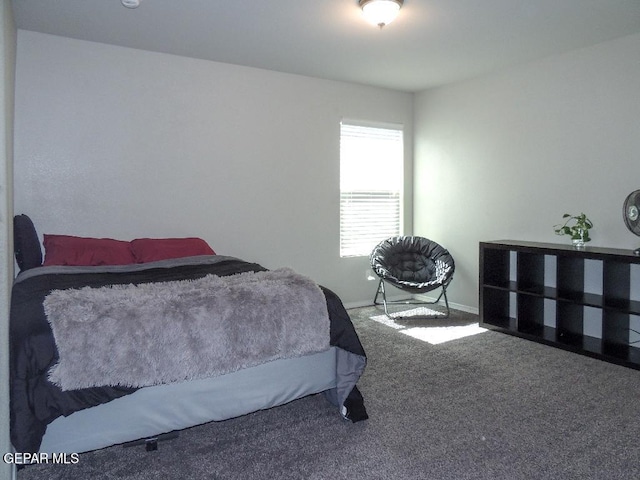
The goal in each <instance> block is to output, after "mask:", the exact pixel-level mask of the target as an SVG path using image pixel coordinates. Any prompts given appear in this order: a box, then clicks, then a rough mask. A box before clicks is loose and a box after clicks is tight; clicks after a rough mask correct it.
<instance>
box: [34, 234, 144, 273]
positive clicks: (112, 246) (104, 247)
mask: <svg viewBox="0 0 640 480" xmlns="http://www.w3.org/2000/svg"><path fill="white" fill-rule="evenodd" d="M43 245H44V251H45V257H44V264H43V265H45V266H46V265H81V266H88V265H127V264H131V263H135V262H136V260H135V258H134V257H133V253H132V252H131V245H130V244H129V242H125V241H122V240H113V239H111V238H87V237H74V236H71V235H47V234H45V235H44V242H43Z"/></svg>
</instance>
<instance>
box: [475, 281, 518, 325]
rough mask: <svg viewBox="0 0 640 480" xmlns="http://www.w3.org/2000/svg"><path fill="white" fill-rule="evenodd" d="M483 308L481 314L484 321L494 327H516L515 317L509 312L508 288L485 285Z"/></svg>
mask: <svg viewBox="0 0 640 480" xmlns="http://www.w3.org/2000/svg"><path fill="white" fill-rule="evenodd" d="M482 295H483V301H482V305H483V308H482V310H481V316H482V318H483V319H484V322H485V323H487V324H490V325H491V326H493V327H499V328H504V329H514V328H516V327H515V318H513V317H511V315H510V314H509V310H510V308H509V305H510V301H509V297H510V293H509V291H508V290H506V289H502V288H495V287H484V288H483V289H482Z"/></svg>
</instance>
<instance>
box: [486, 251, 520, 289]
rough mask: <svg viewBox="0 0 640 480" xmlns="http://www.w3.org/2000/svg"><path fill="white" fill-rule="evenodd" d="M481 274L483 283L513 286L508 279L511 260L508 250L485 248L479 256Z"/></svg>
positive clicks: (502, 286) (504, 286) (495, 285)
mask: <svg viewBox="0 0 640 480" xmlns="http://www.w3.org/2000/svg"><path fill="white" fill-rule="evenodd" d="M480 269H481V276H482V277H483V278H484V284H485V285H492V286H494V287H501V288H515V285H514V284H513V282H511V281H510V273H511V260H510V252H509V250H493V249H491V250H485V251H484V252H482V257H481V258H480Z"/></svg>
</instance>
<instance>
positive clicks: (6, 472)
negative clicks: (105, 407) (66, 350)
mask: <svg viewBox="0 0 640 480" xmlns="http://www.w3.org/2000/svg"><path fill="white" fill-rule="evenodd" d="M0 25H2V34H1V35H0V264H2V275H0V455H4V454H5V453H6V452H10V451H11V442H10V440H9V388H8V385H9V335H8V333H9V321H8V320H9V302H10V296H11V283H12V281H13V221H12V219H13V187H12V181H11V179H12V171H13V170H12V168H13V105H14V96H13V95H14V86H15V85H14V77H15V54H16V29H15V25H14V23H13V12H12V9H11V2H10V1H9V0H0ZM11 470H12V469H11V466H10V465H7V464H6V463H4V462H2V461H0V478H10V476H11Z"/></svg>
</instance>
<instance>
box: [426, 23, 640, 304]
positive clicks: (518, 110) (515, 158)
mask: <svg viewBox="0 0 640 480" xmlns="http://www.w3.org/2000/svg"><path fill="white" fill-rule="evenodd" d="M414 108H415V132H416V142H415V162H414V170H415V183H414V194H415V196H414V231H415V233H416V234H418V235H424V236H427V237H431V238H433V239H434V240H436V241H439V242H441V243H442V244H443V245H445V246H446V247H447V248H448V249H449V250H450V251H451V252H452V254H453V256H454V257H455V259H456V261H457V273H456V276H455V278H454V280H453V282H452V284H451V290H450V292H451V296H450V298H451V300H452V301H453V302H456V303H459V304H463V305H467V306H471V307H476V308H477V305H478V242H480V241H483V240H499V239H517V240H533V241H546V242H557V243H565V244H566V243H568V242H570V240H569V239H568V238H567V237H559V236H556V235H555V234H554V232H553V225H555V224H557V223H559V222H560V221H561V217H562V214H563V213H565V212H566V213H580V212H585V213H586V214H587V215H588V216H589V217H590V218H591V219H592V220H593V221H594V223H595V228H594V229H593V230H592V232H593V233H592V235H591V236H592V239H593V240H592V242H591V245H597V246H608V247H620V248H629V249H632V248H636V247H638V246H640V238H638V237H636V236H634V235H633V234H632V233H631V232H629V231H628V230H627V229H626V227H625V226H624V223H623V220H622V203H623V201H624V199H625V198H626V196H627V194H629V193H630V192H632V191H633V190H636V189H640V121H639V119H640V35H633V36H629V37H625V38H621V39H618V40H614V41H610V42H606V43H602V44H599V45H596V46H593V47H590V48H585V49H581V50H577V51H573V52H570V53H566V54H563V55H557V56H553V57H549V58H547V59H544V60H542V61H538V62H535V63H529V64H527V65H524V66H521V67H519V68H514V69H511V70H509V71H505V72H502V73H499V74H494V75H491V76H486V77H483V78H479V79H475V80H472V81H468V82H464V83H460V84H455V85H450V86H446V87H443V88H438V89H434V90H429V91H424V92H421V93H419V94H417V95H416V103H415V107H414Z"/></svg>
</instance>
